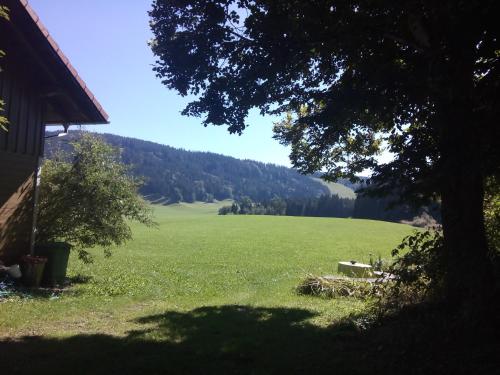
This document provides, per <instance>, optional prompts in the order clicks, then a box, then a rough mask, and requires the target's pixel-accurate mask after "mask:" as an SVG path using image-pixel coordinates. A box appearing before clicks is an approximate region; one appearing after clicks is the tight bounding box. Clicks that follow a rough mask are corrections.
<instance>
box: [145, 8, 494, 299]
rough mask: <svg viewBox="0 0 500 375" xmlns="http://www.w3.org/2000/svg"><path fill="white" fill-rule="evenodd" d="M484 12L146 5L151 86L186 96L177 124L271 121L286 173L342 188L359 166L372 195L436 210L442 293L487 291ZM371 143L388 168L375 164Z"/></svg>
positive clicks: (490, 65)
mask: <svg viewBox="0 0 500 375" xmlns="http://www.w3.org/2000/svg"><path fill="white" fill-rule="evenodd" d="M496 14H497V12H496V2H495V1H493V0H483V1H479V0H475V1H474V0H471V1H459V0H445V1H430V0H429V1H427V0H410V1H398V2H394V1H370V0H359V1H347V0H339V1H293V0H287V1H284V0H272V1H271V0H256V1H247V0H235V1H233V0H217V1H215V0H214V1H195V0H192V1H189V0H187V1H179V0H155V1H154V2H153V8H152V10H151V12H150V16H151V28H152V31H153V33H154V39H153V40H152V42H151V47H152V50H153V52H154V53H155V55H156V56H157V57H158V59H157V62H156V65H155V67H154V70H155V72H156V74H157V76H158V77H159V78H160V79H161V80H162V82H163V83H164V84H165V85H166V86H167V87H169V88H172V89H176V90H177V91H178V92H179V93H180V94H181V95H184V96H185V95H188V94H189V95H194V96H195V99H194V100H192V101H191V102H190V103H189V104H188V105H187V107H186V108H185V109H184V112H183V113H184V114H186V115H192V116H203V117H204V119H203V123H204V125H208V124H214V125H227V126H228V129H229V131H230V132H232V133H241V132H242V131H243V130H244V129H245V127H246V126H247V124H246V123H245V118H246V116H247V115H248V113H249V111H250V109H252V108H258V109H260V111H261V113H262V114H281V115H284V116H285V117H284V119H283V121H282V122H280V123H278V124H276V127H275V131H276V137H277V138H278V139H279V140H280V141H281V142H283V143H284V144H288V145H291V149H292V151H291V155H290V158H291V161H292V163H293V165H294V166H295V167H296V168H298V169H299V171H301V172H304V173H312V172H314V171H318V170H322V171H324V172H325V177H326V178H330V179H335V178H339V177H349V178H352V179H355V178H356V174H357V173H359V172H361V171H362V170H365V169H366V168H371V169H373V170H374V173H373V176H372V178H371V182H372V185H373V186H374V188H373V189H372V190H371V191H374V192H378V193H380V194H389V193H391V192H393V191H398V192H401V194H400V200H404V201H410V202H414V203H423V202H427V201H429V200H432V199H439V200H441V203H442V217H443V230H444V239H445V245H444V248H445V251H444V254H443V257H444V258H446V263H447V264H448V267H449V268H448V271H449V272H448V275H447V277H448V279H447V281H446V284H447V289H448V291H447V294H448V295H450V296H451V295H453V299H454V300H458V299H459V298H458V297H459V294H460V295H461V296H462V295H463V296H467V297H466V298H468V297H471V296H473V295H475V292H474V290H477V288H478V285H484V283H485V282H487V281H486V280H491V279H490V278H488V277H487V276H486V275H491V272H490V271H489V269H490V267H489V262H490V261H489V254H490V252H489V250H488V245H487V241H486V237H485V228H484V214H483V198H484V186H485V181H486V178H487V177H488V176H492V175H498V174H499V166H500V163H499V162H498V161H499V155H498V152H499V150H500V137H499V135H500V134H499V127H498V124H497V121H498V114H499V112H498V111H499V108H500V105H499V102H498V101H499V97H500V95H498V87H499V77H500V74H499V57H500V47H499V44H498V28H497V17H496ZM384 144H386V145H387V147H388V149H389V150H390V151H391V152H392V153H393V154H394V160H393V161H391V162H389V163H386V164H381V165H378V164H377V163H376V159H375V157H376V155H377V154H378V153H379V152H380V150H381V147H382V146H383V145H384ZM465 274H468V275H471V278H470V279H469V280H468V281H467V283H468V285H464V281H463V280H462V279H463V278H464V277H463V276H464V275H465ZM472 274H474V275H472ZM476 275H480V276H476ZM483 276H484V277H483ZM480 279H481V280H480ZM474 280H476V281H477V282H474ZM460 298H461V297H460Z"/></svg>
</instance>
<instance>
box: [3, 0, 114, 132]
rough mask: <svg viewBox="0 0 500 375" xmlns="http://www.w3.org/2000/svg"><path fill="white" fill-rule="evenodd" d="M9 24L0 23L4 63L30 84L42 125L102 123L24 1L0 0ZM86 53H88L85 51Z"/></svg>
mask: <svg viewBox="0 0 500 375" xmlns="http://www.w3.org/2000/svg"><path fill="white" fill-rule="evenodd" d="M2 3H3V4H5V5H6V6H7V7H8V8H9V15H10V21H3V20H2V21H1V22H0V24H1V28H0V34H1V33H4V32H6V33H7V34H6V35H9V38H7V39H8V40H7V41H6V42H5V44H6V46H4V45H3V44H4V42H3V41H2V45H0V49H3V50H5V52H6V53H7V55H6V57H5V60H6V61H7V62H6V64H7V65H8V64H9V61H10V65H11V66H13V65H15V66H14V69H16V70H18V71H19V73H20V75H22V76H23V77H25V78H26V79H27V80H29V81H30V83H32V84H34V85H35V86H36V87H37V89H38V90H39V92H40V95H41V96H42V98H43V99H44V102H45V103H46V107H45V110H44V119H43V120H44V123H45V124H106V123H108V115H107V113H106V112H105V111H104V109H103V108H102V106H101V105H100V104H99V102H98V101H97V99H96V98H95V96H94V95H93V94H92V92H91V91H90V90H89V88H88V87H87V85H86V84H85V82H84V81H83V80H82V79H81V78H80V76H79V75H78V73H77V71H76V69H75V68H74V67H73V66H72V65H71V63H70V61H69V59H68V58H67V57H66V56H65V55H64V53H63V52H62V51H61V49H60V48H59V46H58V44H57V43H56V42H55V41H54V39H53V38H52V37H51V36H50V34H49V32H48V30H47V29H46V28H45V26H44V25H43V24H42V22H41V21H40V18H39V17H38V15H37V14H36V13H35V11H34V10H33V9H32V8H31V7H30V6H29V4H28V1H27V0H4V1H3V2H2ZM89 53H90V51H89Z"/></svg>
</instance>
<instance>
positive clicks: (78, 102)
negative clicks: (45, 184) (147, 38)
mask: <svg viewBox="0 0 500 375" xmlns="http://www.w3.org/2000/svg"><path fill="white" fill-rule="evenodd" d="M2 5H6V6H7V7H8V9H9V16H10V17H9V18H10V19H9V20H4V19H3V18H2V19H0V50H3V51H4V52H5V56H4V57H2V58H1V59H0V67H1V69H2V71H1V72H0V99H2V100H3V101H4V104H5V105H4V113H2V115H4V116H6V117H7V119H8V121H9V125H8V130H7V131H4V130H2V129H0V260H2V261H3V262H4V263H6V264H9V263H11V262H14V261H16V260H18V258H19V257H20V256H21V255H22V254H26V253H28V252H29V250H30V241H31V235H32V230H33V228H32V227H33V210H34V191H35V188H34V187H35V184H36V174H37V170H38V163H39V158H40V157H41V156H42V155H43V144H44V133H45V125H50V124H61V125H65V126H68V125H71V124H104V123H107V122H108V116H107V114H106V112H105V111H104V110H103V109H102V107H101V106H100V104H99V103H98V102H97V100H96V99H95V97H94V96H93V95H92V93H91V92H90V90H89V89H88V88H87V86H86V85H85V83H84V82H83V80H82V79H81V78H80V77H79V76H78V73H77V72H76V70H75V69H74V68H73V66H72V65H71V64H70V62H69V61H68V59H67V58H66V56H64V54H63V53H62V52H61V50H60V49H59V47H58V45H57V43H56V42H55V41H54V40H53V39H52V37H51V36H50V34H49V32H48V31H47V29H46V28H45V27H44V26H43V24H42V23H41V21H40V19H39V18H38V16H37V15H36V13H35V12H34V11H33V9H32V8H31V7H30V6H29V4H28V2H27V1H26V0H3V1H2ZM89 53H90V51H89Z"/></svg>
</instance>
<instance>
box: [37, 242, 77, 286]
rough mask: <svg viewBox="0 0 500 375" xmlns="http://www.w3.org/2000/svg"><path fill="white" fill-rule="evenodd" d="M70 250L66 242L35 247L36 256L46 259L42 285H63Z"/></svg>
mask: <svg viewBox="0 0 500 375" xmlns="http://www.w3.org/2000/svg"><path fill="white" fill-rule="evenodd" d="M70 250H71V245H70V244H68V243H66V242H53V243H50V244H46V245H38V246H37V247H36V249H35V253H36V255H39V256H44V257H46V258H47V264H46V265H45V270H44V272H43V278H42V284H44V285H48V286H54V285H62V284H64V280H65V278H66V270H67V268H68V259H69V252H70Z"/></svg>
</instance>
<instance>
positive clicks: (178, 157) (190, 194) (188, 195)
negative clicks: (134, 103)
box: [45, 131, 330, 203]
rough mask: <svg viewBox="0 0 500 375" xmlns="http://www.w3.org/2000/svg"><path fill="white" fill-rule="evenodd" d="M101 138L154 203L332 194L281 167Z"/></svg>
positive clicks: (56, 142)
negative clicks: (114, 148)
mask: <svg viewBox="0 0 500 375" xmlns="http://www.w3.org/2000/svg"><path fill="white" fill-rule="evenodd" d="M79 134H80V132H78V131H73V132H70V133H69V134H68V135H67V136H66V137H63V138H60V137H55V138H50V139H47V141H46V144H45V155H46V156H47V157H51V155H53V153H54V151H55V150H56V149H57V148H63V149H67V148H68V147H69V142H70V141H71V140H74V139H75V138H77V137H78V136H79ZM48 135H49V133H48ZM101 136H102V137H103V138H104V139H105V141H106V142H108V143H110V144H112V145H114V146H117V147H120V148H121V149H122V160H123V161H124V162H125V163H126V164H130V165H132V170H133V173H134V174H135V175H138V176H144V177H145V184H144V186H143V187H142V189H141V193H142V194H144V195H145V196H146V197H148V199H150V200H152V201H158V202H162V203H174V202H179V201H184V202H193V201H211V200H213V199H217V200H223V199H239V198H241V197H244V196H248V197H250V198H251V199H252V200H254V201H264V200H269V199H272V198H273V197H275V196H277V197H281V198H309V197H319V196H320V195H323V194H329V193H330V191H329V189H328V187H326V186H325V185H323V184H321V183H320V182H318V181H317V180H315V179H313V178H311V177H308V176H303V175H301V174H299V173H298V172H296V171H294V170H293V169H290V168H286V167H282V166H277V165H273V164H265V163H260V162H256V161H251V160H239V159H235V158H232V157H228V156H223V155H219V154H214V153H209V152H193V151H186V150H182V149H176V148H173V147H170V146H165V145H161V144H157V143H153V142H148V141H143V140H139V139H134V138H126V137H120V136H117V135H112V134H102V135H101Z"/></svg>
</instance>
